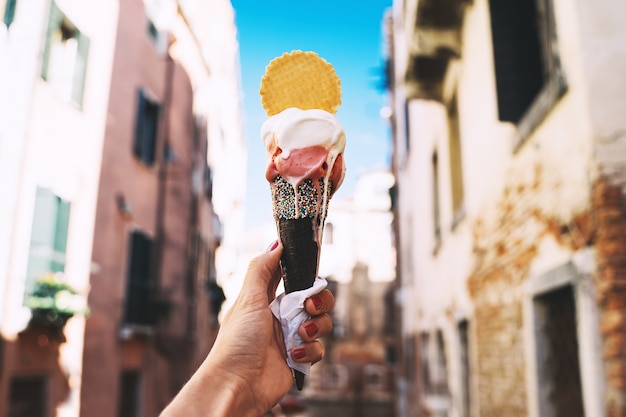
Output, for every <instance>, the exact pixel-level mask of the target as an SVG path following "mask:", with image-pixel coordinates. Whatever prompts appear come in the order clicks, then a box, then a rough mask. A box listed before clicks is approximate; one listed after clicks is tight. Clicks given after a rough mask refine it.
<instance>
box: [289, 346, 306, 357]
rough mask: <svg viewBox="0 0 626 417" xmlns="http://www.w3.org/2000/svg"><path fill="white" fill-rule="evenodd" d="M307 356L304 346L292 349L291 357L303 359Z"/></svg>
mask: <svg viewBox="0 0 626 417" xmlns="http://www.w3.org/2000/svg"><path fill="white" fill-rule="evenodd" d="M305 356H306V350H304V348H299V349H294V350H292V351H291V357H292V358H294V359H303V358H304V357H305Z"/></svg>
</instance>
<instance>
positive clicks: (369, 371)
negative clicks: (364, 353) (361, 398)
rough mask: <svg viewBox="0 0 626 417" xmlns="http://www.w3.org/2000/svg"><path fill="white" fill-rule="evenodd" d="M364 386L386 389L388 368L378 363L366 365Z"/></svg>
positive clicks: (364, 368) (372, 388)
mask: <svg viewBox="0 0 626 417" xmlns="http://www.w3.org/2000/svg"><path fill="white" fill-rule="evenodd" d="M363 386H364V388H365V390H384V389H385V388H387V368H386V367H384V366H383V365H376V364H367V365H365V366H364V367H363Z"/></svg>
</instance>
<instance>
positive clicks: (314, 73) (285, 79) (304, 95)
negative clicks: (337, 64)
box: [259, 51, 341, 116]
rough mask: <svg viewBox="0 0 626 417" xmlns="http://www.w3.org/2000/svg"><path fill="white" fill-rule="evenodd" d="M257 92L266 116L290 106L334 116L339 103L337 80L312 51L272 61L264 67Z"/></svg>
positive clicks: (330, 67)
mask: <svg viewBox="0 0 626 417" xmlns="http://www.w3.org/2000/svg"><path fill="white" fill-rule="evenodd" d="M259 92H260V94H261V104H262V105H263V108H264V109H265V111H266V112H267V115H268V116H273V115H275V114H278V113H280V112H281V111H283V110H285V109H287V108H290V107H297V108H299V109H302V110H309V109H321V110H325V111H327V112H329V113H333V114H334V113H336V112H337V107H338V106H339V105H340V104H341V82H340V80H339V77H338V76H337V73H336V72H335V69H334V68H333V66H332V65H331V64H329V63H328V62H327V61H326V60H324V59H323V58H321V57H320V56H319V55H318V54H317V53H315V52H303V51H291V52H290V53H284V54H283V55H281V56H280V57H278V58H274V59H273V60H272V61H271V62H270V63H269V64H268V65H267V67H266V68H265V75H263V78H262V79H261V89H260V91H259Z"/></svg>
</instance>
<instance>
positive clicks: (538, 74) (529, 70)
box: [489, 0, 543, 123]
mask: <svg viewBox="0 0 626 417" xmlns="http://www.w3.org/2000/svg"><path fill="white" fill-rule="evenodd" d="M489 9H490V13H491V31H492V37H493V54H494V66H495V72H496V89H497V96H498V113H499V119H500V120H502V121H509V122H514V123H517V122H519V120H520V119H521V118H522V116H523V115H524V113H525V112H526V110H527V109H528V108H529V107H530V105H531V104H532V102H533V100H534V98H535V97H536V96H537V94H538V93H539V92H540V91H541V88H542V86H543V71H542V68H543V62H542V56H541V46H540V40H539V34H538V28H537V25H538V24H539V22H537V5H536V3H535V0H517V1H510V0H490V2H489Z"/></svg>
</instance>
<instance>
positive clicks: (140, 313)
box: [124, 231, 153, 325]
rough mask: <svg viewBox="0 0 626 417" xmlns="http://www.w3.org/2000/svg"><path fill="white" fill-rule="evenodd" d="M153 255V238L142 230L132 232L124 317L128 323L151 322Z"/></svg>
mask: <svg viewBox="0 0 626 417" xmlns="http://www.w3.org/2000/svg"><path fill="white" fill-rule="evenodd" d="M151 256H152V239H150V238H149V237H148V236H147V235H146V234H145V233H143V232H141V231H135V232H132V233H131V237H130V253H129V265H128V276H127V294H126V308H125V318H124V321H125V322H126V323H133V324H144V325H145V324H150V320H151V317H150V316H149V311H148V309H147V306H148V302H149V300H150V295H151V292H152V290H153V288H152V287H153V285H152V284H153V283H152V280H151V268H150V266H151Z"/></svg>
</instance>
